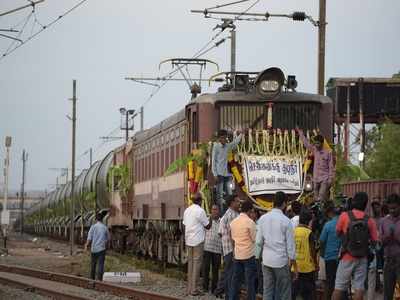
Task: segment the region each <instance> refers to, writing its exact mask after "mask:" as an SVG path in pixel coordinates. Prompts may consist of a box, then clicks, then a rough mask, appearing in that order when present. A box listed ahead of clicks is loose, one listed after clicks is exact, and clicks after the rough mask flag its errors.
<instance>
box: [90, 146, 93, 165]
mask: <svg viewBox="0 0 400 300" xmlns="http://www.w3.org/2000/svg"><path fill="white" fill-rule="evenodd" d="M89 162H90V166H92V164H93V149H92V148H90V149H89Z"/></svg>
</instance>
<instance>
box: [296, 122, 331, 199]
mask: <svg viewBox="0 0 400 300" xmlns="http://www.w3.org/2000/svg"><path fill="white" fill-rule="evenodd" d="M296 130H297V132H298V133H299V137H300V139H301V141H302V142H303V144H304V146H305V147H306V148H307V149H308V151H310V152H311V153H312V154H313V156H314V167H313V184H314V199H315V200H316V201H326V200H327V199H328V193H329V189H330V187H331V185H332V183H333V180H334V177H335V167H334V164H333V156H332V151H331V150H327V149H324V148H323V144H324V137H323V136H322V135H317V136H315V137H314V144H311V143H310V141H309V140H308V139H307V138H306V137H305V136H304V133H303V131H302V130H301V129H298V128H296Z"/></svg>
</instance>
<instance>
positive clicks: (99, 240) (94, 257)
mask: <svg viewBox="0 0 400 300" xmlns="http://www.w3.org/2000/svg"><path fill="white" fill-rule="evenodd" d="M103 217H104V215H103V214H102V213H97V214H96V221H97V222H96V224H94V225H92V226H91V227H90V229H89V233H88V237H87V241H86V244H85V251H87V249H88V247H89V245H90V244H91V251H90V252H91V268H90V278H92V279H93V280H94V279H95V275H96V265H97V263H98V264H99V268H98V270H97V279H98V280H100V281H101V280H103V273H104V261H105V259H106V248H107V242H108V241H110V233H109V232H108V228H107V226H106V225H104V224H103V222H102V220H103Z"/></svg>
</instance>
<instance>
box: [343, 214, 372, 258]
mask: <svg viewBox="0 0 400 300" xmlns="http://www.w3.org/2000/svg"><path fill="white" fill-rule="evenodd" d="M347 215H348V216H349V219H350V223H349V226H348V228H347V233H346V235H345V236H344V242H343V248H344V250H345V251H346V252H348V253H350V255H351V256H354V257H367V256H368V253H369V240H370V234H369V228H368V219H369V217H368V216H367V215H365V216H364V217H363V218H361V219H356V217H355V216H354V214H353V212H352V211H349V212H348V213H347Z"/></svg>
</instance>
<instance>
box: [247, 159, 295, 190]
mask: <svg viewBox="0 0 400 300" xmlns="http://www.w3.org/2000/svg"><path fill="white" fill-rule="evenodd" d="M301 167H302V164H301V160H300V159H288V158H285V157H273V158H272V157H266V156H254V155H249V156H247V157H246V158H245V160H244V173H245V174H244V175H245V176H244V177H245V181H246V185H247V189H248V191H249V193H250V195H261V194H274V193H276V192H278V191H282V192H285V193H289V194H295V193H300V192H301V190H302V182H301V180H302V177H301V174H302V169H301Z"/></svg>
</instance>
